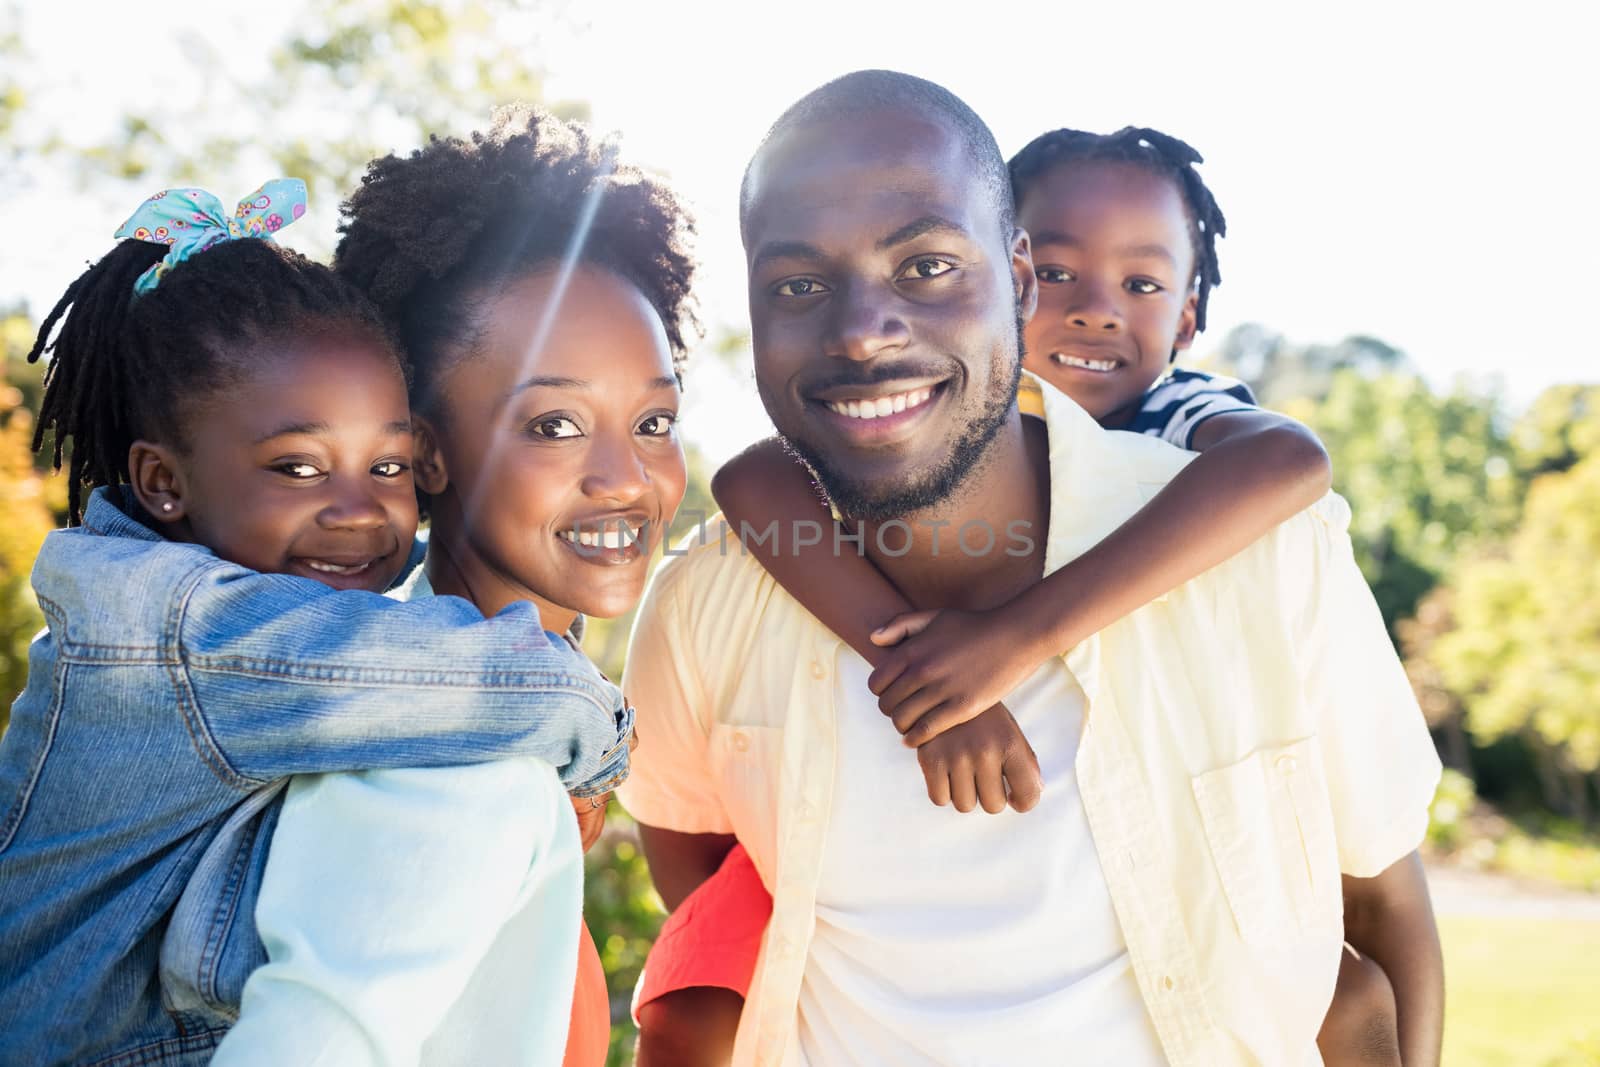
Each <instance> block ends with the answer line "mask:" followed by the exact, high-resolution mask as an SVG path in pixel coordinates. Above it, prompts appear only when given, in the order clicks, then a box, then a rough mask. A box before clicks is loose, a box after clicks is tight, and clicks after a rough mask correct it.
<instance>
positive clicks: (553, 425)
mask: <svg viewBox="0 0 1600 1067" xmlns="http://www.w3.org/2000/svg"><path fill="white" fill-rule="evenodd" d="M533 432H534V433H535V434H536V435H537V436H539V437H544V438H548V439H550V440H552V441H554V440H559V439H561V438H564V437H581V436H582V431H580V430H579V429H578V424H577V423H575V422H573V421H572V420H571V419H567V418H548V419H536V420H535V421H534V423H533Z"/></svg>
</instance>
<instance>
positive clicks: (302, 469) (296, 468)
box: [272, 463, 322, 482]
mask: <svg viewBox="0 0 1600 1067" xmlns="http://www.w3.org/2000/svg"><path fill="white" fill-rule="evenodd" d="M272 469H273V470H275V471H277V472H278V473H279V474H287V475H288V476H289V477H290V478H293V479H294V480H295V481H301V482H303V481H306V480H308V479H311V478H315V477H317V476H319V475H320V474H321V473H322V472H321V471H320V470H318V469H317V468H316V465H315V464H312V463H280V464H278V465H277V466H276V467H274V468H272Z"/></svg>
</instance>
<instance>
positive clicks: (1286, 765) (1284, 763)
mask: <svg viewBox="0 0 1600 1067" xmlns="http://www.w3.org/2000/svg"><path fill="white" fill-rule="evenodd" d="M1273 766H1275V767H1277V768H1278V773H1279V774H1281V775H1284V776H1285V777H1287V776H1289V775H1291V774H1293V773H1294V769H1295V767H1296V763H1295V758H1294V757H1293V756H1288V755H1284V756H1279V757H1278V759H1277V761H1276V762H1275V763H1274V764H1273Z"/></svg>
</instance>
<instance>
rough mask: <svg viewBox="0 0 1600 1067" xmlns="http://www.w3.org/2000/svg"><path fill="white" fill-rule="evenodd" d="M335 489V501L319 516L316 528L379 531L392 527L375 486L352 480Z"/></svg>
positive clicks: (327, 505)
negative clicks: (388, 526)
mask: <svg viewBox="0 0 1600 1067" xmlns="http://www.w3.org/2000/svg"><path fill="white" fill-rule="evenodd" d="M370 480H371V479H370V478H369V479H363V481H370ZM334 488H335V495H334V497H333V499H331V500H329V501H328V503H327V504H326V505H325V506H324V507H323V509H322V510H321V511H320V512H318V513H317V525H319V526H321V527H322V528H323V529H325V530H376V529H381V528H382V527H384V526H387V525H389V512H388V511H387V510H386V509H385V508H384V506H383V502H382V501H381V500H379V499H378V494H377V492H376V491H375V489H376V487H374V486H371V485H365V484H360V483H359V482H357V481H355V480H350V481H345V482H344V483H343V484H337V483H336V484H335V487H334Z"/></svg>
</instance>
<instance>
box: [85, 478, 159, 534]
mask: <svg viewBox="0 0 1600 1067" xmlns="http://www.w3.org/2000/svg"><path fill="white" fill-rule="evenodd" d="M136 516H137V517H136ZM143 516H144V509H143V508H141V507H140V506H139V501H138V499H137V498H135V497H134V495H133V490H132V489H130V488H128V487H127V486H125V485H114V486H106V485H102V486H101V487H100V488H98V489H96V490H95V491H94V492H92V493H90V494H89V506H88V507H86V508H84V509H83V528H84V529H85V530H88V531H89V532H90V533H93V534H99V535H101V536H102V537H128V538H132V539H133V540H135V541H164V540H166V538H164V537H162V536H161V535H160V534H158V533H156V532H155V530H153V529H151V528H150V527H149V526H147V525H145V523H144V522H142V521H141V519H142V518H143Z"/></svg>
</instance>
